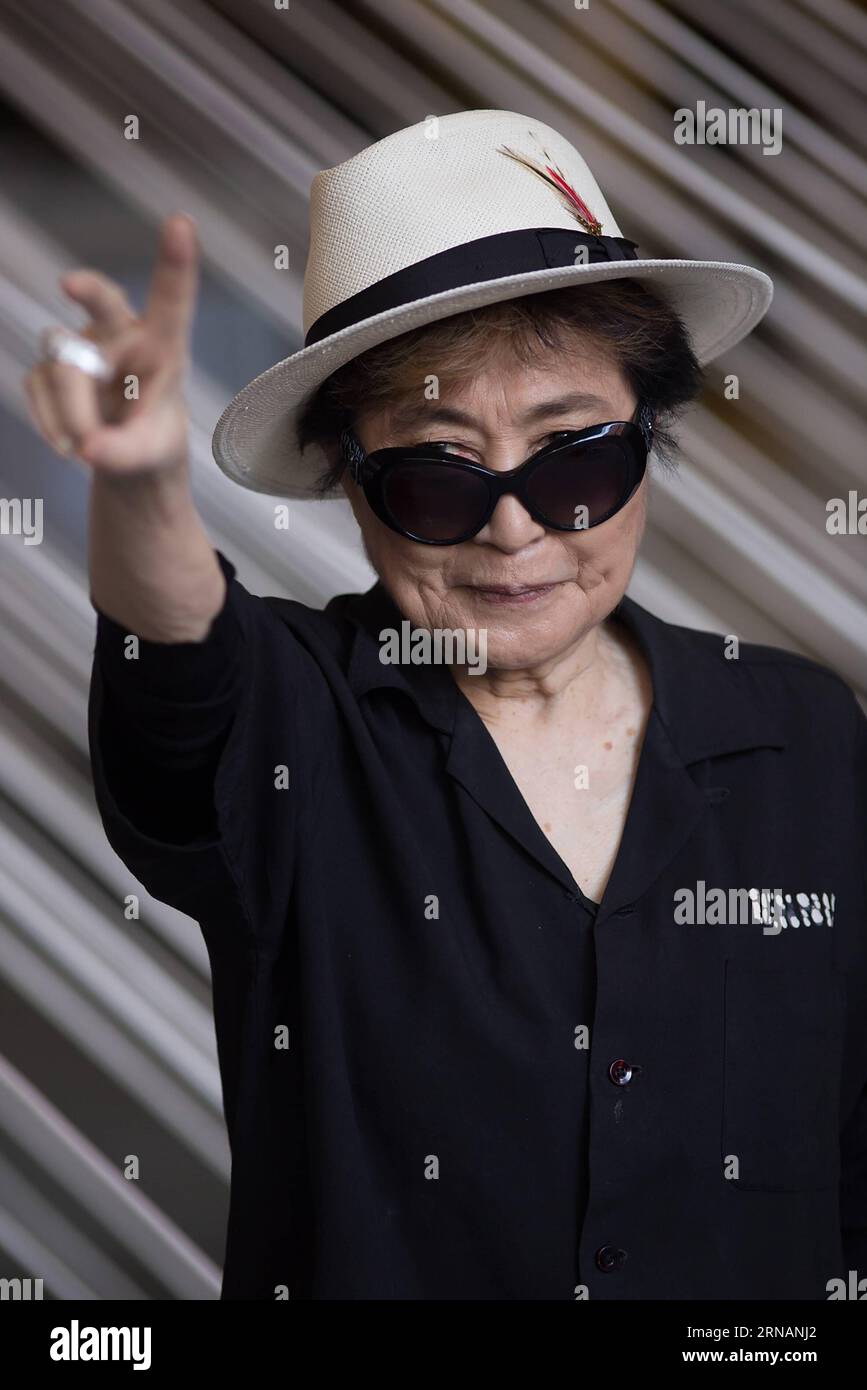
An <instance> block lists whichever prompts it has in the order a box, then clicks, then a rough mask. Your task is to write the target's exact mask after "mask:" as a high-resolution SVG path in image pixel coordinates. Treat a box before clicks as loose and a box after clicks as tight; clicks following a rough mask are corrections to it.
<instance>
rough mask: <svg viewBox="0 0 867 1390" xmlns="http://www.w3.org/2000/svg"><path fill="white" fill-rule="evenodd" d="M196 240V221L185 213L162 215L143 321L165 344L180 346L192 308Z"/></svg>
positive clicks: (197, 259)
mask: <svg viewBox="0 0 867 1390" xmlns="http://www.w3.org/2000/svg"><path fill="white" fill-rule="evenodd" d="M198 279H199V243H198V237H197V235H196V224H195V223H194V222H193V219H192V218H191V217H189V216H188V215H187V214H186V213H183V212H181V213H176V214H175V215H174V216H173V217H168V218H166V220H165V222H164V223H163V225H162V231H161V233H160V247H159V253H158V256H157V262H156V266H155V267H154V273H153V276H152V278H151V285H150V290H149V292H148V300H147V307H146V308H145V311H144V315H143V317H144V320H145V322H146V323H147V324H148V325H149V326H150V327H152V328H153V330H154V332H155V334H156V335H157V337H158V338H160V339H162V340H163V342H164V343H165V345H166V346H167V347H173V348H178V347H183V346H184V345H185V343H186V341H187V338H188V336H189V332H190V327H191V325H192V321H193V314H194V312H195V307H196V292H197V290H198Z"/></svg>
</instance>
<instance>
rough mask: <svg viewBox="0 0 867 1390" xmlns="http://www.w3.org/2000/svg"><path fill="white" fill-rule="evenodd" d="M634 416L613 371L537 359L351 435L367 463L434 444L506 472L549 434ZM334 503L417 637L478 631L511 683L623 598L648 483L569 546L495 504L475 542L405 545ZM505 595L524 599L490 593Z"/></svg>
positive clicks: (363, 503) (505, 503)
mask: <svg viewBox="0 0 867 1390" xmlns="http://www.w3.org/2000/svg"><path fill="white" fill-rule="evenodd" d="M582 359H583V360H582ZM636 404H637V402H636V400H635V397H634V395H633V393H632V391H631V390H630V388H629V386H628V385H627V383H626V381H625V379H624V377H623V375H622V373H621V371H620V369H619V367H618V366H617V365H616V364H615V363H613V362H611V361H609V360H607V359H603V358H602V357H601V356H592V357H591V356H590V355H589V354H587V355H585V354H581V355H576V359H575V360H572V359H571V358H570V359H569V360H567V359H566V357H565V354H564V355H559V354H558V355H556V356H553V355H546V356H545V357H544V358H543V359H541V360H540V361H539V364H538V365H537V366H535V367H533V368H528V367H526V366H522V365H521V364H519V363H517V362H514V363H513V362H511V361H509V360H505V361H500V362H498V363H497V364H496V365H492V366H491V367H490V368H485V369H484V370H483V371H481V372H480V373H479V374H478V375H477V376H476V377H474V378H473V379H472V380H471V381H469V382H467V383H465V384H462V385H461V386H460V387H455V388H452V389H448V390H447V389H446V387H445V386H443V387H442V389H441V394H440V399H439V400H421V401H420V402H416V401H413V402H409V403H407V402H405V401H402V402H400V403H399V404H395V405H390V406H383V407H382V408H380V409H377V410H376V411H371V412H369V413H368V414H366V415H362V416H361V417H360V418H359V419H358V420H357V422H356V434H357V436H358V438H359V440H360V441H361V443H362V445H363V446H364V448H365V449H366V450H367V452H368V453H372V452H373V451H374V450H375V449H382V448H387V447H393V446H396V445H401V444H405V445H410V444H422V443H426V442H429V441H437V442H443V443H448V444H449V445H450V447H451V448H452V449H453V450H454V451H455V452H457V453H459V454H461V455H462V456H463V457H465V458H468V459H471V460H472V461H473V462H476V463H481V464H484V465H485V467H487V468H491V469H496V470H509V469H513V468H517V467H518V466H519V465H520V464H522V463H523V462H524V460H525V459H526V458H528V457H529V455H530V454H532V453H534V452H535V451H536V450H537V449H541V448H542V446H543V445H544V444H547V443H548V442H549V441H550V439H551V436H552V435H553V434H555V433H556V432H557V431H559V430H578V429H584V428H585V427H586V426H588V425H593V424H600V423H603V422H605V421H608V420H628V419H630V418H631V416H632V414H633V411H634V410H635V407H636ZM407 410H408V411H409V412H413V411H415V412H416V418H415V419H413V418H412V417H411V415H410V414H407ZM344 490H345V491H346V494H347V496H348V497H349V500H350V502H351V504H352V508H353V511H354V513H355V516H356V518H357V520H358V523H359V525H360V527H361V531H362V537H363V541H364V547H365V550H366V552H367V555H368V558H369V559H370V562H371V564H372V565H373V567H374V569H375V570H376V572H377V574H378V575H379V577H380V579H381V580H382V582H383V584H384V586H385V588H386V589H387V590H388V592H389V594H390V595H391V597H392V598H393V599H394V601H395V603H396V604H397V606H398V608H399V609H400V610H401V613H402V615H403V616H404V617H405V618H408V619H409V620H410V622H411V623H412V625H413V627H424V628H428V629H430V628H451V629H467V628H473V629H477V630H478V629H482V628H484V629H486V630H487V634H488V635H487V659H488V664H489V666H491V667H500V668H504V669H520V668H523V667H528V666H534V665H537V664H539V663H544V662H546V661H549V660H551V659H555V658H556V657H558V656H559V655H561V654H562V653H564V652H566V651H567V650H568V649H569V648H570V647H571V646H573V645H574V644H575V643H577V642H579V641H580V640H581V638H582V637H583V636H584V635H585V634H586V633H587V632H588V631H589V630H590V629H591V628H592V627H594V626H595V625H596V624H597V623H599V622H601V621H602V620H603V619H604V618H605V617H607V615H608V614H609V613H610V612H611V610H612V608H613V607H614V606H615V604H616V603H617V602H618V601H619V600H620V598H621V597H622V595H623V592H624V590H625V588H626V585H627V583H628V581H629V576H630V574H631V572H632V567H633V564H634V562H635V557H636V552H637V549H638V545H639V542H640V540H641V535H642V532H643V529H644V520H645V512H646V493H647V478H646V476H645V479H644V480H643V482H642V484H641V486H640V488H639V489H638V491H637V492H636V493H635V495H634V496H633V497H632V499H631V500H630V501H629V502H628V503H627V505H626V506H625V507H624V508H623V509H622V510H621V511H620V512H618V513H617V514H616V515H615V516H613V517H611V519H610V520H609V521H606V522H603V523H602V524H601V525H600V526H596V527H591V528H589V529H587V530H580V531H575V532H564V531H553V530H547V529H546V528H545V527H544V526H543V525H541V524H540V523H539V522H537V521H534V520H533V518H532V517H531V516H530V514H529V513H528V512H527V511H526V510H525V509H524V507H523V506H522V504H521V503H520V502H519V501H518V499H517V498H516V497H514V496H506V497H501V498H500V500H499V502H498V504H497V506H496V509H495V511H494V513H493V516H492V517H491V519H490V521H489V522H488V524H487V525H486V526H485V527H484V529H483V530H482V531H480V532H479V533H478V535H476V536H474V537H473V538H472V540H469V541H463V542H462V543H461V544H460V545H454V546H436V545H421V544H419V543H418V542H416V541H410V540H405V539H404V538H403V537H402V536H399V535H397V534H396V532H394V531H392V530H391V529H390V528H389V527H387V526H385V525H384V524H383V523H382V522H381V521H380V520H379V519H378V518H377V517H376V516H375V515H374V513H373V512H372V511H371V509H370V507H369V505H368V503H367V500H366V498H365V496H364V493H363V491H362V490H361V488H359V487H358V486H357V485H356V484H355V483H353V482H352V480H351V479H350V478H349V477H348V475H345V481H344ZM506 586H509V587H511V589H512V590H513V591H514V590H515V589H516V588H518V589H521V587H522V586H530V587H523V589H522V591H521V592H517V593H516V592H512V593H511V594H508V593H507V594H503V593H502V592H500V593H497V592H494V590H497V589H500V590H502V588H504V587H506ZM538 586H545V587H543V588H540V587H538Z"/></svg>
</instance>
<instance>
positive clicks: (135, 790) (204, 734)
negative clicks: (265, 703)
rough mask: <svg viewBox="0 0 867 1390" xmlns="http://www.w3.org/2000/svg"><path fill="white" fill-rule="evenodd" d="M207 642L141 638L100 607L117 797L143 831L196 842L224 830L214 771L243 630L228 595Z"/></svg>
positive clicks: (108, 751) (98, 649)
mask: <svg viewBox="0 0 867 1390" xmlns="http://www.w3.org/2000/svg"><path fill="white" fill-rule="evenodd" d="M217 556H218V559H219V562H220V567H221V569H222V571H223V573H224V575H225V577H226V583H227V592H226V598H225V600H224V603H223V606H222V608H221V610H220V612H219V613H218V614H217V616H216V617H215V618H214V620H213V622H212V624H211V628H210V630H209V632H208V635H207V636H206V638H205V639H204V640H203V641H201V642H180V643H164V642H149V641H145V640H143V639H139V645H138V655H137V657H136V658H135V659H129V658H128V657H127V656H126V655H125V652H126V649H127V646H128V638H129V633H128V632H126V631H125V630H124V629H123V628H122V627H121V626H120V625H119V624H118V623H116V622H115V621H114V620H113V619H111V618H109V617H108V616H107V615H106V614H105V613H103V612H102V611H101V610H100V609H99V608H97V609H96V611H97V633H96V645H95V650H94V661H95V663H96V664H97V665H98V668H99V673H100V675H101V678H102V683H103V689H104V702H103V710H102V719H101V722H100V729H99V739H100V745H101V751H102V757H103V762H104V768H105V773H106V780H107V783H108V786H109V788H110V790H111V792H112V793H113V795H114V798H115V801H116V802H117V805H118V806H119V807H120V809H121V810H122V811H123V812H124V813H125V814H126V815H127V816H128V817H129V819H130V820H131V821H132V822H133V824H134V825H135V826H136V827H137V829H138V830H140V831H141V832H142V833H144V834H147V835H152V836H156V837H159V838H161V839H164V840H168V841H170V842H172V843H175V844H188V843H191V842H193V841H196V840H199V839H206V838H207V837H208V836H213V835H214V834H215V832H216V810H215V806H214V778H215V775H216V770H217V766H218V763H219V759H220V754H221V752H222V749H223V746H224V743H225V740H226V736H227V734H228V731H229V728H230V726H231V723H232V720H233V718H234V717H235V715H236V714H237V711H238V708H239V705H240V698H241V680H242V671H243V650H244V634H243V631H242V629H241V626H240V624H239V622H238V619H237V616H236V614H235V612H234V610H233V608H232V605H231V604H230V603H229V601H228V598H229V592H228V591H229V585H230V583H231V579H232V574H233V572H234V571H233V567H232V566H231V564H230V562H229V561H227V560H226V559H225V557H224V556H223V555H221V554H220V552H217Z"/></svg>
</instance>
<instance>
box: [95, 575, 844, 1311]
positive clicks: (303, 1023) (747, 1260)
mask: <svg viewBox="0 0 867 1390" xmlns="http://www.w3.org/2000/svg"><path fill="white" fill-rule="evenodd" d="M217 553H218V557H219V560H220V564H221V566H222V569H223V572H224V574H225V575H226V578H227V581H228V588H227V595H226V601H225V604H224V607H223V609H222V611H221V613H220V614H219V615H218V617H217V618H216V619H215V621H214V624H213V625H212V628H211V631H210V633H209V635H208V637H207V638H206V640H205V641H204V642H202V643H183V644H174V645H173V644H161V643H151V642H144V641H142V642H141V644H140V656H139V660H138V661H127V660H125V659H124V655H123V639H124V636H125V634H124V632H123V630H122V629H121V628H120V627H119V626H118V625H117V624H115V623H113V622H112V621H111V620H110V619H108V618H106V617H105V615H104V614H99V617H98V629H97V644H96V652H95V660H94V667H93V676H92V683H91V692H90V709H89V736H90V747H91V756H92V763H93V774H94V782H95V790H96V796H97V802H98V806H99V810H100V813H101V815H102V818H103V823H104V825H105V829H106V833H107V835H108V838H109V840H110V842H111V844H112V845H113V846H114V848H115V849H116V851H117V853H118V854H119V855H120V856H121V858H122V859H123V860H124V861H125V863H126V864H127V865H128V866H129V868H130V869H131V870H132V871H133V873H134V874H135V875H136V876H137V878H138V879H139V880H140V881H141V882H142V883H143V884H144V885H145V886H146V887H147V889H148V890H149V891H150V892H151V893H152V894H154V896H156V897H157V898H159V899H161V900H163V901H165V902H168V903H170V904H172V905H173V906H175V907H177V908H179V909H180V910H181V911H183V912H185V913H188V914H189V915H190V916H191V917H193V918H195V919H196V920H197V921H198V922H199V923H200V926H201V930H202V932H203V935H204V939H205V941H206V944H207V947H208V952H209V956H210V960H211V967H212V977H213V992H214V1010H215V1020H216V1028H217V1042H218V1051H219V1061H220V1068H221V1075H222V1081H223V1093H224V1106H225V1114H226V1122H227V1126H228V1131H229V1137H230V1142H231V1148H232V1160H233V1163H232V1187H231V1202H230V1215H229V1230H228V1239H227V1248H226V1258H225V1268H224V1280H223V1297H224V1298H261V1299H273V1298H274V1297H275V1296H277V1295H278V1294H279V1292H280V1291H281V1290H282V1289H286V1290H287V1291H288V1294H289V1296H290V1297H291V1298H301V1299H310V1298H313V1299H333V1298H350V1299H364V1298H376V1299H444V1298H454V1299H521V1300H525V1299H570V1300H571V1299H574V1298H576V1297H585V1296H587V1297H590V1298H595V1299H599V1298H602V1299H636V1298H660V1297H661V1298H705V1299H716V1298H719V1299H728V1298H762V1299H765V1298H803V1299H825V1298H827V1297H828V1293H827V1285H828V1281H829V1280H831V1279H833V1278H843V1279H845V1278H846V1277H847V1271H848V1270H849V1269H852V1268H857V1269H860V1271H861V1274H862V1276H863V1275H864V1274H867V873H865V849H867V721H865V718H864V715H863V714H862V712H861V710H860V709H859V707H858V705H857V702H856V701H855V699H854V697H853V695H852V693H851V691H850V690H849V689H848V687H847V686H846V685H845V684H844V683H843V682H842V681H841V680H840V679H839V678H838V677H837V676H835V675H834V674H833V673H832V672H830V671H829V670H827V669H826V668H824V667H822V666H820V665H817V664H815V663H813V662H811V661H808V660H806V659H804V658H801V657H798V656H796V655H793V654H790V653H787V652H783V651H779V650H776V649H772V648H767V647H760V646H755V645H748V644H741V646H740V653H739V657H738V659H736V660H730V659H727V657H726V655H725V651H726V648H725V647H724V641H723V638H722V637H720V636H717V635H716V634H711V633H702V632H696V631H692V630H689V629H686V628H680V627H676V626H674V625H671V624H667V623H664V622H662V621H661V620H660V619H658V618H656V617H654V616H653V615H652V614H650V613H649V612H647V611H646V610H645V609H644V608H642V607H641V606H640V605H639V604H637V603H635V602H634V601H633V600H630V599H628V598H625V599H624V600H623V601H622V602H621V604H620V605H619V606H618V608H617V610H616V611H615V614H614V615H613V621H620V622H623V623H625V624H626V625H627V627H628V628H629V629H630V630H631V631H632V632H633V634H634V635H635V636H636V637H637V639H638V640H639V642H640V643H641V645H642V648H643V650H644V651H645V653H646V655H647V657H648V659H649V662H650V666H651V672H652V677H653V684H654V703H653V708H652V710H651V714H650V718H649V722H648V727H647V731H646V735H645V739H644V743H643V747H642V751H641V758H640V762H639V768H638V774H637V778H636V784H635V788H634V791H633V796H632V800H631V803H630V808H629V814H628V818H627V823H626V827H625V830H624V835H623V839H622V842H621V845H620V849H619V851H618V855H617V859H616V862H615V865H614V869H613V872H612V875H611V878H610V880H609V883H608V885H607V887H606V890H605V893H604V896H603V900H602V903H601V905H600V906H599V907H598V910H596V911H594V906H593V904H591V903H590V902H589V901H588V900H587V899H586V898H585V897H584V896H583V894H582V893H581V890H580V888H579V886H578V885H577V884H576V883H575V881H574V879H573V877H572V875H571V873H570V872H569V870H568V869H567V867H566V866H565V864H564V863H563V861H562V860H561V859H560V857H559V855H558V854H557V852H556V851H555V850H554V848H553V846H552V845H551V843H550V842H549V841H548V839H547V837H546V836H545V835H544V834H543V832H542V830H541V828H540V827H539V825H538V824H537V823H536V821H535V820H534V818H533V816H532V814H531V813H530V811H529V808H528V807H527V804H526V802H525V801H524V799H523V797H522V796H521V794H520V792H519V790H518V788H517V786H516V784H515V782H514V781H513V779H512V777H511V775H510V773H509V771H508V768H507V766H506V764H505V762H504V761H503V759H502V757H501V755H500V753H499V750H498V748H497V746H496V744H495V742H494V740H493V739H492V738H491V736H490V734H489V733H488V731H487V729H486V727H485V725H484V722H483V721H482V720H481V718H480V717H479V716H478V714H477V713H476V711H475V709H474V708H473V706H472V704H471V703H470V702H469V701H468V700H467V699H466V698H465V696H464V695H463V694H462V693H461V692H460V690H459V689H458V687H457V685H456V684H455V683H454V681H453V680H452V678H451V676H450V674H449V672H448V670H447V669H446V668H444V667H442V666H439V667H438V666H396V665H384V664H382V662H381V661H380V660H379V651H380V642H379V633H380V630H381V629H383V628H386V627H391V628H397V629H398V630H399V628H400V622H401V614H400V613H399V612H398V610H397V609H396V608H395V606H394V604H393V603H392V601H391V599H390V598H389V596H388V594H387V593H386V591H385V590H384V589H383V587H382V586H381V585H380V584H376V585H374V587H373V588H372V589H370V590H369V591H368V592H367V593H366V594H364V595H342V596H340V597H338V598H335V599H333V600H332V601H331V602H330V603H329V604H328V606H327V607H326V609H325V610H324V611H323V612H319V611H317V610H314V609H312V608H309V607H307V606H306V605H304V604H301V603H297V602H292V601H288V600H283V599H277V598H261V597H258V596H255V595H253V594H251V593H249V592H248V591H247V590H246V589H245V588H244V587H243V585H242V584H241V583H240V582H239V581H238V579H237V578H236V576H235V569H234V566H233V565H232V564H231V563H230V562H229V561H228V560H227V559H226V558H225V557H224V556H223V555H222V554H220V552H217ZM566 761H567V763H568V762H569V758H568V756H567V759H566ZM570 766H571V764H570ZM567 770H568V769H567ZM578 794H580V793H579V792H576V795H578ZM751 889H752V890H753V898H752V899H751V900H750V899H748V894H749V891H750V890H751ZM766 889H769V890H779V895H780V896H779V903H780V907H781V908H782V916H779V917H778V918H777V919H776V921H775V920H774V918H773V917H771V916H769V915H768V910H769V905H770V904H771V903H773V902H774V901H775V899H774V898H768V897H767V895H765V896H762V890H766ZM713 890H723V893H724V894H725V895H726V902H727V903H728V904H729V906H728V907H727V908H726V912H727V914H728V917H729V920H728V921H719V920H717V918H718V916H719V912H718V910H717V908H715V907H714V905H713V904H714V903H715V902H717V901H718V900H719V897H720V895H719V893H717V896H716V897H715V896H714V891H713ZM730 890H740V894H739V895H738V893H737V892H734V893H733V894H732V893H730ZM742 901H748V902H751V903H752V904H754V906H753V908H752V911H751V913H750V914H748V916H747V919H746V920H742V921H737V920H733V918H734V917H735V916H736V911H737V909H738V907H739V905H740V903H741V902H742ZM733 902H734V903H735V906H734V907H732V906H731V904H732V903H733ZM690 904H692V905H693V908H694V911H693V918H694V919H695V920H684V919H685V917H688V914H689V909H690ZM763 911H764V912H765V918H764V922H765V923H767V925H764V924H763V919H762V915H761V914H762V912H763ZM783 922H785V925H782V923H783ZM275 1291H277V1292H276V1293H275Z"/></svg>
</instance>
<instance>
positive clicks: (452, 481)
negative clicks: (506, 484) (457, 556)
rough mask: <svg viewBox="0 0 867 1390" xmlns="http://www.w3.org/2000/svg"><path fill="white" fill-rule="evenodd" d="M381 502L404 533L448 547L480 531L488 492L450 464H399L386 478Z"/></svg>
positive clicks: (472, 475)
mask: <svg viewBox="0 0 867 1390" xmlns="http://www.w3.org/2000/svg"><path fill="white" fill-rule="evenodd" d="M382 498H383V501H384V503H385V506H386V508H387V510H388V512H389V514H390V515H391V517H392V518H393V519H394V520H395V521H396V522H397V524H398V526H400V527H401V528H402V529H403V530H404V531H411V532H412V534H413V535H414V536H419V537H421V538H422V539H423V540H427V541H441V542H445V543H448V542H449V541H457V540H460V539H461V538H462V537H464V536H466V535H467V534H468V533H470V532H472V531H473V530H474V529H476V528H477V527H478V524H479V523H480V522H481V520H482V518H483V517H484V515H485V510H486V507H487V501H488V490H487V487H486V486H485V483H484V481H483V480H482V479H481V478H480V477H479V476H478V475H477V474H475V473H465V472H464V470H463V469H462V468H455V467H453V466H452V465H451V464H448V463H438V462H437V463H423V462H419V463H399V464H396V465H395V466H394V467H393V468H389V469H388V471H387V472H386V474H385V476H384V477H383V480H382Z"/></svg>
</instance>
